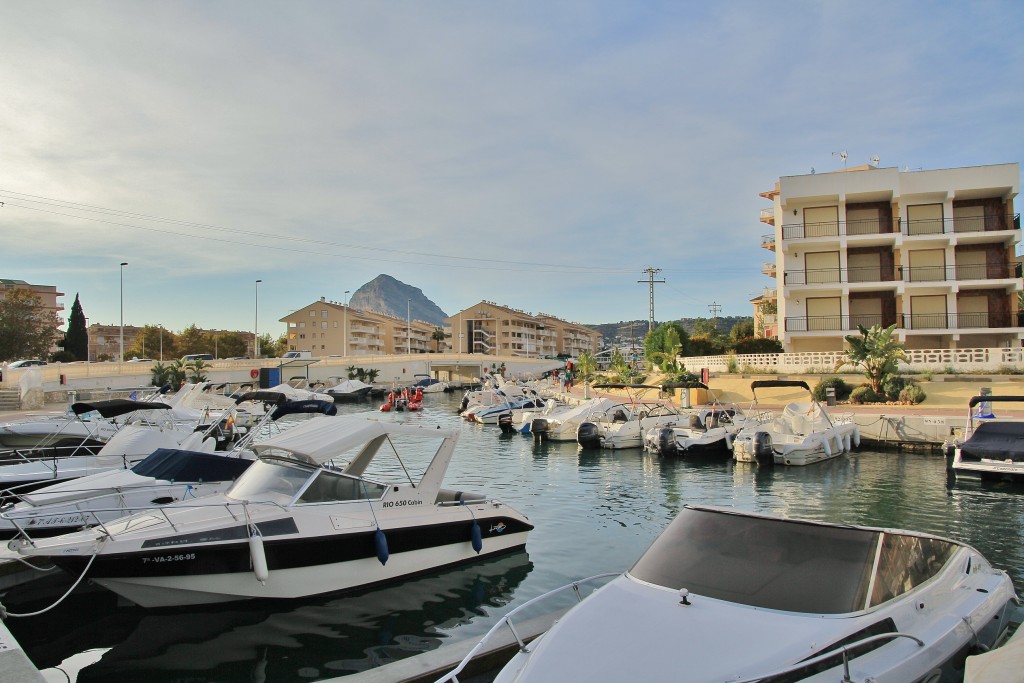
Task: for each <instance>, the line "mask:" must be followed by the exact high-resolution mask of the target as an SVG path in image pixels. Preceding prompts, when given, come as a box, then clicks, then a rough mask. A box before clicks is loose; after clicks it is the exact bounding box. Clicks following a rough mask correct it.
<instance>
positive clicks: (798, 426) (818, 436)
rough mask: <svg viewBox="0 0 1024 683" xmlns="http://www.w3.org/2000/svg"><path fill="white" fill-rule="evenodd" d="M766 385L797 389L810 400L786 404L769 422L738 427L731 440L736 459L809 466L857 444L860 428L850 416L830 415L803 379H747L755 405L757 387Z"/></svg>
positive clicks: (848, 450)
mask: <svg viewBox="0 0 1024 683" xmlns="http://www.w3.org/2000/svg"><path fill="white" fill-rule="evenodd" d="M768 387H795V388H801V389H804V390H806V391H807V393H808V394H810V400H809V401H804V402H794V403H790V404H788V405H787V406H786V407H785V409H783V411H782V414H781V415H779V416H778V417H776V418H775V419H773V420H771V421H770V422H759V423H756V424H753V425H750V426H748V427H744V428H743V429H742V430H740V431H739V432H738V433H737V434H736V436H734V437H733V440H732V452H733V457H734V458H735V459H736V460H737V461H738V462H757V463H759V464H761V465H774V464H779V465H810V464H811V463H815V462H819V461H821V460H828V459H829V458H835V457H837V456H839V455H842V454H843V453H848V452H850V451H851V450H852V449H853V448H855V447H856V446H859V445H860V430H859V429H858V427H857V425H856V424H854V422H853V415H842V416H838V415H830V414H829V412H828V410H826V409H825V406H823V405H821V404H820V403H818V402H817V401H816V400H814V395H813V394H812V393H811V388H810V387H809V386H807V382H803V381H800V380H783V379H776V380H759V381H755V382H751V384H750V389H751V391H753V392H754V400H753V403H752V405H751V408H750V411H749V412H751V413H753V412H754V411H755V410H756V406H757V390H758V389H761V388H768Z"/></svg>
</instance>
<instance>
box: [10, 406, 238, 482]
mask: <svg viewBox="0 0 1024 683" xmlns="http://www.w3.org/2000/svg"><path fill="white" fill-rule="evenodd" d="M71 409H72V411H73V412H74V413H75V414H77V415H83V414H85V413H88V412H95V413H97V414H99V415H100V416H101V417H103V418H107V419H113V418H118V417H122V416H123V419H124V421H125V424H123V425H122V426H121V428H120V429H119V430H118V431H117V432H115V433H114V434H113V435H112V436H111V437H110V438H109V439H107V441H106V443H104V444H103V446H102V447H101V448H100V449H99V450H98V451H92V450H79V451H75V452H73V453H71V454H70V455H69V454H67V453H66V452H60V453H56V454H54V453H51V452H48V449H36V450H25V451H21V450H17V451H14V452H12V453H10V454H7V455H6V456H5V459H4V460H3V462H2V463H0V499H3V500H5V501H6V500H7V499H8V498H10V497H11V496H12V495H15V494H17V493H26V492H28V491H31V490H34V489H36V488H39V487H42V486H48V485H50V484H55V483H57V482H59V481H64V480H68V479H77V478H78V477H83V476H86V475H89V474H96V473H98V472H105V471H108V470H113V469H128V468H130V467H132V466H133V465H135V463H137V462H139V461H140V460H142V459H143V458H145V457H146V456H147V455H149V454H150V453H152V452H153V451H155V450H156V449H157V448H182V449H185V450H199V451H204V452H212V451H214V450H218V449H219V450H226V449H227V448H229V447H230V446H229V444H230V443H231V442H232V441H233V440H234V438H235V432H234V420H233V416H232V415H228V416H223V414H222V413H217V414H215V415H213V414H207V415H206V417H205V418H204V419H202V420H198V421H190V420H186V421H180V420H176V419H174V416H173V412H172V406H170V405H169V404H167V403H160V402H142V401H131V400H128V399H109V400H105V401H79V402H76V403H74V404H72V406H71Z"/></svg>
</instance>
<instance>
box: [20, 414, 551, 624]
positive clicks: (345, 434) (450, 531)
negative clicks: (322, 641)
mask: <svg viewBox="0 0 1024 683" xmlns="http://www.w3.org/2000/svg"><path fill="white" fill-rule="evenodd" d="M458 433H459V432H458V430H453V429H440V428H437V427H435V426H430V427H427V426H419V425H409V424H405V423H399V422H386V421H379V420H372V419H367V418H363V417H356V416H346V417H341V416H339V417H326V416H316V417H313V418H312V419H310V420H308V421H306V422H305V423H303V424H301V425H298V426H296V427H294V428H293V429H290V430H288V431H287V432H285V433H283V434H280V435H278V436H276V437H273V438H271V439H268V440H266V441H263V442H260V443H257V444H254V445H253V450H254V451H255V453H256V455H257V456H258V460H257V461H256V462H255V463H253V464H252V465H251V466H250V467H249V468H248V469H247V470H246V471H245V473H244V474H243V475H242V476H241V477H239V479H238V481H237V482H235V485H234V486H232V487H231V489H229V490H228V491H227V492H226V493H224V494H222V495H214V496H210V497H207V498H204V499H202V500H200V501H195V502H179V503H173V504H171V505H168V506H165V507H162V508H160V509H159V510H156V511H151V512H140V513H137V514H135V515H131V516H128V517H124V518H122V519H120V520H116V521H113V522H109V523H106V524H104V525H102V527H93V528H91V529H89V530H86V531H82V532H77V533H73V534H65V535H62V536H55V537H52V538H46V539H39V540H36V541H35V542H34V543H33V544H31V545H29V544H24V545H22V546H19V547H18V551H19V552H20V553H21V554H22V556H23V558H32V557H35V558H44V557H45V558H49V559H50V560H52V561H53V562H54V563H55V564H57V565H58V566H60V567H62V568H64V569H65V570H66V571H69V572H70V573H72V574H73V575H75V576H83V575H84V576H87V577H88V578H90V579H91V580H92V581H93V582H94V583H97V584H99V585H101V586H104V587H106V588H108V589H110V590H112V591H114V592H116V593H118V594H119V595H121V596H123V597H125V598H127V599H129V600H131V601H133V602H135V603H137V604H139V605H142V606H143V607H166V606H175V605H193V604H204V603H214V602H227V601H234V600H241V599H248V598H298V597H303V596H309V595H318V594H322V593H328V592H333V591H342V590H349V589H354V588H359V587H365V586H371V585H374V584H380V583H384V582H389V581H394V580H395V579H398V578H404V577H407V576H410V575H413V574H418V573H420V572H424V571H428V570H433V569H438V568H440V567H444V566H448V565H456V564H461V563H465V562H470V561H474V560H476V559H477V558H480V557H485V556H488V555H495V554H499V553H504V552H509V551H512V550H515V549H518V548H521V547H523V546H525V544H526V539H527V535H528V533H529V531H530V530H531V529H532V528H533V526H532V525H531V524H530V522H529V520H528V519H527V518H526V517H525V516H523V515H522V514H520V513H519V512H517V511H516V510H514V509H512V508H511V507H509V506H507V505H505V504H503V503H501V502H499V501H496V500H491V499H489V498H487V497H486V496H484V495H483V494H478V493H469V492H464V491H460V490H455V489H447V488H442V485H441V484H442V480H443V478H444V475H445V472H446V470H447V469H448V465H449V464H450V462H451V459H452V457H453V456H454V454H455V447H456V443H457V440H458ZM434 446H436V450H433V448H434ZM406 447H408V450H407V457H423V458H426V457H430V460H429V463H428V464H427V465H426V466H425V468H424V470H423V474H422V476H421V477H420V478H419V480H418V481H417V480H415V479H414V478H413V476H412V475H411V474H410V473H409V469H408V466H407V464H406V462H405V458H403V456H401V455H400V450H406ZM429 450H433V455H432V456H428V455H427V453H428V452H429ZM391 456H394V457H393V458H392V457H391ZM395 461H397V463H396V462H395ZM410 462H411V461H410ZM371 468H372V470H371ZM374 470H379V471H380V472H381V474H373V471H374ZM395 472H398V473H404V475H405V479H397V480H396V477H395V475H394V474H393V473H395ZM399 476H400V475H399Z"/></svg>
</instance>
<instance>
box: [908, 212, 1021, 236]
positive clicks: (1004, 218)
mask: <svg viewBox="0 0 1024 683" xmlns="http://www.w3.org/2000/svg"><path fill="white" fill-rule="evenodd" d="M997 230H1020V214H1019V213H1018V214H994V215H991V216H965V217H960V218H957V217H956V216H954V217H952V218H926V219H921V220H912V221H911V220H908V221H907V222H906V225H904V226H903V234H904V235H907V236H908V237H916V236H918V235H948V234H952V233H960V234H963V233H971V232H992V231H997Z"/></svg>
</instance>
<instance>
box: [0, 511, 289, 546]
mask: <svg viewBox="0 0 1024 683" xmlns="http://www.w3.org/2000/svg"><path fill="white" fill-rule="evenodd" d="M264 505H268V506H271V507H276V508H280V509H281V510H287V506H285V505H282V504H281V503H278V502H277V501H273V500H245V501H231V502H218V503H212V502H207V503H203V502H196V503H183V502H181V501H178V502H175V503H174V505H173V506H171V505H165V506H161V505H152V504H150V505H144V506H143V505H140V506H122V507H111V508H89V509H84V510H75V511H68V510H65V511H64V512H63V513H58V512H54V513H53V515H54V516H59V515H63V516H67V515H69V514H70V515H81V517H82V519H83V522H84V521H85V520H90V519H91V520H92V521H91V522H87V523H83V526H90V527H93V528H96V529H99V530H100V531H102V532H103V535H104V537H107V538H113V537H114V536H115V535H117V534H116V533H115V532H113V531H111V530H110V529H109V528H108V527H107V524H110V523H111V520H107V522H103V520H101V519H100V515H101V514H102V513H120V514H118V515H117V517H116V518H115V519H114V520H113V521H116V522H120V523H124V524H125V528H124V530H123V533H129V532H131V531H134V530H135V528H133V527H132V526H131V520H130V519H129V518H130V517H132V516H137V515H141V514H152V515H157V516H160V517H163V519H164V520H165V521H166V522H167V524H168V526H170V527H171V528H172V529H173V530H174V531H175V532H177V531H179V530H180V529H179V527H178V525H177V524H175V523H174V521H173V520H172V519H171V516H170V515H169V514H167V510H168V508H171V507H173V508H174V509H175V510H180V509H182V508H206V509H213V508H224V510H225V511H227V513H228V514H229V515H231V518H232V519H234V520H235V521H245V522H246V523H249V522H250V514H249V512H248V508H249V507H253V506H264ZM233 507H234V508H238V507H240V508H241V509H242V510H241V512H240V513H239V512H235V511H233V510H232V508H233ZM26 516H27V515H15V514H11V512H10V511H8V512H4V513H3V514H0V517H3V518H4V519H6V520H8V521H10V522H11V524H13V525H14V527H15V528H16V529H17V530H18V533H17V535H16V536H15V538H23V539H25V541H26V542H27V543H28V545H30V546H32V547H35V542H34V541H33V539H32V537H31V536H30V535H29V533H28V531H27V530H26V529H25V527H23V526H22V525H21V524H19V523H18V520H19V519H23V518H24V517H26Z"/></svg>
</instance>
